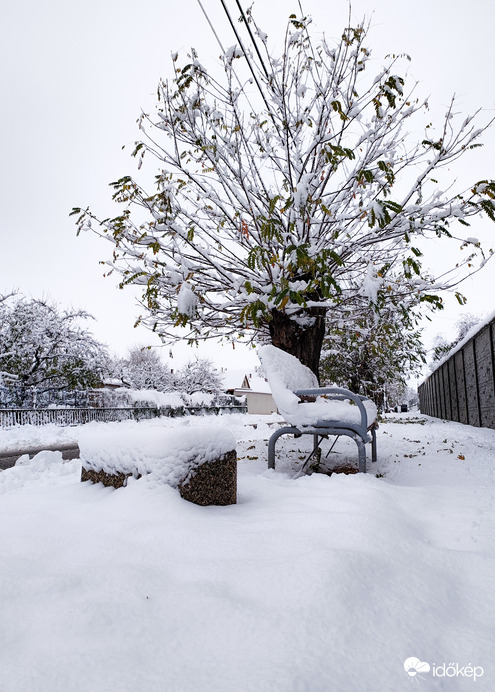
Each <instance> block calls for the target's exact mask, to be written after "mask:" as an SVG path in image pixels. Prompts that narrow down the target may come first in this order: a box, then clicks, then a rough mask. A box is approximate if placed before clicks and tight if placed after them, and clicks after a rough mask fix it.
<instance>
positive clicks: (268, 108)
mask: <svg viewBox="0 0 495 692" xmlns="http://www.w3.org/2000/svg"><path fill="white" fill-rule="evenodd" d="M242 19H243V22H244V27H243V26H242V24H241V25H240V28H239V30H240V31H242V30H245V31H247V32H248V35H249V38H248V42H249V45H247V47H246V46H244V45H241V37H240V35H239V36H238V38H237V46H233V47H232V48H229V49H228V50H227V51H226V52H225V54H224V55H222V57H221V59H222V62H223V73H222V74H216V73H215V71H214V70H213V71H212V72H208V70H207V68H206V67H205V66H204V65H203V64H202V63H201V62H200V60H199V58H198V55H197V53H196V51H194V50H192V51H191V53H190V55H188V59H187V61H186V64H184V65H179V64H178V62H177V56H176V55H174V56H173V61H174V68H173V69H174V76H173V78H172V80H171V81H162V82H160V84H159V86H158V105H157V112H156V114H155V115H154V116H149V115H148V114H143V115H142V116H141V118H140V119H139V126H140V129H141V131H142V133H143V140H142V141H139V142H137V143H136V146H135V149H134V152H133V156H136V157H138V159H139V166H140V165H141V163H142V161H143V157H144V156H145V155H146V154H148V155H151V156H152V157H154V158H155V159H156V161H157V164H158V168H157V171H156V176H155V179H156V190H155V191H152V192H150V191H145V189H144V188H143V187H142V186H141V184H140V183H139V182H137V181H136V180H134V179H133V178H132V177H131V176H128V175H126V176H124V177H122V178H120V179H119V180H117V181H116V182H114V183H112V186H113V188H114V195H113V198H114V199H115V201H116V202H118V203H121V204H122V205H124V206H123V210H122V211H121V213H119V214H118V215H117V216H116V217H115V218H110V219H106V220H103V221H99V220H98V218H97V217H96V216H95V215H94V214H93V213H92V212H91V211H90V210H89V208H88V209H85V210H82V209H80V208H76V209H74V210H73V212H72V213H74V214H77V215H78V217H79V218H78V225H79V230H87V229H91V230H94V231H95V232H96V233H98V234H99V235H101V236H102V237H105V238H106V239H107V240H108V241H109V242H110V243H111V244H112V246H113V248H112V251H113V259H112V260H110V261H109V262H108V264H109V265H110V266H111V267H112V268H113V269H115V270H116V271H117V272H119V273H120V275H121V277H122V283H121V285H122V286H123V285H126V284H137V285H140V286H142V287H143V306H144V308H145V311H146V315H145V316H143V317H142V320H143V322H144V323H146V324H147V325H148V326H149V327H150V328H151V329H153V330H154V331H156V332H157V333H158V334H159V335H160V336H161V337H162V339H163V340H164V341H168V340H171V341H173V340H175V339H176V338H177V328H178V327H184V329H185V331H184V334H185V336H186V337H187V338H188V339H190V340H196V339H205V338H209V337H211V336H217V335H224V336H225V337H227V338H231V339H233V340H237V339H238V338H240V337H242V336H243V335H244V336H246V335H247V336H248V337H250V338H252V337H253V336H254V337H255V339H258V340H261V341H266V340H270V341H271V342H272V343H273V344H274V345H275V346H278V347H280V348H282V349H283V350H285V351H287V352H289V353H292V354H293V355H295V356H296V357H298V358H299V359H300V360H301V361H302V362H303V363H305V364H306V365H308V366H309V367H310V368H311V369H312V370H313V371H314V372H315V373H318V368H319V360H320V352H321V348H322V344H323V340H324V336H325V324H326V321H327V318H328V317H329V316H330V318H331V320H332V321H333V322H334V323H335V324H339V323H340V322H341V320H342V318H343V316H344V315H347V316H349V315H352V316H357V318H358V323H357V324H359V321H360V320H361V319H365V320H366V315H367V310H368V303H369V295H367V286H368V284H369V277H370V273H371V275H372V278H373V279H374V281H375V282H378V283H380V284H381V285H382V287H383V290H384V291H385V292H386V293H385V295H387V294H389V295H391V296H394V302H393V305H399V304H400V301H408V300H409V298H410V297H411V296H412V297H413V298H414V300H415V301H416V302H417V303H422V304H423V305H429V306H430V307H432V308H437V307H440V306H441V304H442V300H441V297H440V292H441V291H442V290H443V289H446V288H453V287H455V286H457V284H458V282H459V281H460V280H461V279H462V277H463V276H465V274H466V273H469V272H471V271H473V269H472V267H473V266H474V265H473V257H474V256H475V255H477V254H480V253H481V249H480V245H479V243H478V241H477V240H476V238H472V237H470V236H468V235H467V234H466V229H465V227H466V226H469V221H468V219H469V218H470V217H472V216H474V215H478V214H480V213H484V214H486V216H487V217H488V218H490V219H491V220H492V221H493V220H495V205H494V200H495V182H494V181H492V180H482V181H479V182H477V181H473V184H472V185H470V187H469V188H468V189H467V190H466V191H463V190H462V189H457V188H456V186H455V184H453V183H452V181H451V180H446V179H445V178H448V177H449V174H448V173H446V174H445V175H443V174H444V173H445V172H446V170H447V169H448V171H450V170H451V169H452V166H453V164H454V162H455V161H456V160H457V159H458V158H459V157H461V156H462V155H464V154H465V153H466V152H468V151H469V150H470V149H473V148H475V147H478V146H481V145H480V143H479V139H480V136H481V135H482V133H483V131H484V130H485V129H486V126H484V125H482V126H481V127H480V126H478V125H477V124H475V116H468V117H464V116H459V115H458V113H457V110H458V107H457V106H456V104H455V103H454V100H452V102H451V104H450V105H449V106H448V107H447V113H446V115H445V119H444V120H443V121H441V122H440V123H438V124H437V125H433V124H431V123H430V121H429V117H430V116H428V115H426V118H428V119H427V120H426V121H423V122H421V121H420V122H417V121H418V117H419V116H420V114H421V113H423V114H426V112H427V110H428V104H427V102H426V101H425V100H420V99H418V98H416V97H415V95H414V93H413V92H414V89H415V86H414V85H413V86H412V87H410V86H408V87H406V77H405V70H404V67H403V64H404V63H405V60H404V56H394V55H392V56H389V57H387V58H386V59H385V61H384V65H383V66H382V67H378V68H377V71H376V72H375V74H371V75H369V74H368V72H369V66H370V65H372V64H375V65H376V63H372V62H370V61H369V58H370V54H371V52H370V49H369V48H368V47H367V45H366V39H367V29H366V27H365V26H364V25H363V24H361V25H359V26H357V27H350V26H349V27H347V28H345V30H344V31H343V34H342V37H341V40H340V42H338V43H337V44H336V45H330V44H329V43H328V42H327V41H326V39H324V38H323V39H321V40H320V41H315V40H313V39H312V38H311V37H310V34H309V31H308V27H309V24H310V20H309V19H308V18H307V17H302V18H297V17H296V16H295V15H292V16H291V17H290V18H289V22H288V25H287V29H286V33H285V41H284V45H283V49H282V53H281V55H280V56H278V57H274V56H273V55H272V54H271V52H270V50H269V48H268V40H267V36H266V34H264V33H263V32H262V31H261V30H260V29H259V28H258V26H257V25H256V23H255V21H254V19H253V17H252V16H251V14H250V12H248V13H247V16H245V15H244V13H243V16H242ZM405 57H407V56H405ZM413 131H414V132H422V134H420V135H419V138H417V139H416V140H415V139H414V137H413V136H412V135H411V134H410V133H411V132H413ZM453 175H454V174H453ZM442 179H444V180H443V184H442V182H439V181H441V180H442ZM143 219H144V220H143ZM95 221H96V222H97V224H98V225H96V224H95V223H94V222H95ZM431 238H434V239H439V238H442V239H448V238H453V239H454V240H455V243H456V245H457V246H459V244H461V245H462V246H463V247H464V248H467V249H468V252H467V253H466V256H465V257H464V259H458V260H456V261H455V267H454V268H453V270H452V272H450V273H449V272H447V273H444V272H442V275H441V276H433V275H431V274H430V272H429V271H428V270H427V269H426V268H425V267H424V266H423V265H422V259H421V258H422V250H423V248H424V245H425V241H427V240H429V239H431ZM463 271H464V273H463ZM459 300H461V301H462V297H460V296H459Z"/></svg>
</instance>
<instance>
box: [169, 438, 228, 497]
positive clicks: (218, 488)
mask: <svg viewBox="0 0 495 692" xmlns="http://www.w3.org/2000/svg"><path fill="white" fill-rule="evenodd" d="M179 492H180V494H181V497H182V498H183V499H184V500H188V501H189V502H194V504H196V505H203V506H206V505H235V504H236V502H237V453H236V450H235V449H233V450H231V451H230V452H227V453H226V454H223V455H222V456H221V457H219V458H218V459H214V460H212V461H207V462H205V463H204V464H201V466H198V467H197V468H196V469H195V471H194V474H193V475H192V476H191V477H190V478H189V480H187V481H186V482H184V483H181V484H180V485H179Z"/></svg>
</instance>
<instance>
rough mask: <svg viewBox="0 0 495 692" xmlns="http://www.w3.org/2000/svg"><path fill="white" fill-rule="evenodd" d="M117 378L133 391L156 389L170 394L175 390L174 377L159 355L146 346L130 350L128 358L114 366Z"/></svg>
mask: <svg viewBox="0 0 495 692" xmlns="http://www.w3.org/2000/svg"><path fill="white" fill-rule="evenodd" d="M113 372H114V374H115V377H117V378H118V379H120V380H121V381H122V383H123V384H124V385H126V386H128V387H132V388H133V389H156V390H158V391H160V392H168V391H170V390H171V389H173V388H174V377H173V375H172V374H171V372H170V369H169V368H168V367H167V366H166V365H164V364H163V362H162V360H161V358H160V356H159V354H158V353H157V352H156V351H154V350H151V349H150V348H148V347H146V346H141V347H139V346H136V347H134V348H132V349H130V350H129V354H128V356H127V357H126V358H122V359H121V360H119V361H117V363H116V364H115V365H114V368H113Z"/></svg>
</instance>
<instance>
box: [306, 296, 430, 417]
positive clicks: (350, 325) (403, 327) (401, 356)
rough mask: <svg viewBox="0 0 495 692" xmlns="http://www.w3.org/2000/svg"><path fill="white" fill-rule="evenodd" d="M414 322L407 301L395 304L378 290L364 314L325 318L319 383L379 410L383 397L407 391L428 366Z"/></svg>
mask: <svg viewBox="0 0 495 692" xmlns="http://www.w3.org/2000/svg"><path fill="white" fill-rule="evenodd" d="M418 319H419V318H418V315H417V314H416V313H415V311H414V310H413V309H412V308H411V305H409V304H408V302H403V303H399V304H396V303H394V301H393V299H392V298H391V297H390V296H388V295H385V294H384V292H383V290H380V291H378V293H377V295H376V297H375V300H374V302H370V304H369V307H368V310H367V312H360V313H359V314H358V315H357V316H356V315H353V314H352V313H350V314H349V316H348V317H347V316H346V315H343V317H342V319H341V320H340V322H338V323H335V322H334V321H333V320H329V330H328V333H327V337H326V339H325V342H324V347H323V352H322V360H321V365H320V372H321V378H322V380H323V381H324V382H326V383H327V384H329V383H335V384H337V385H339V386H341V387H345V388H347V389H350V390H351V391H353V392H356V393H358V394H364V395H365V396H369V397H370V398H372V399H373V400H374V401H375V403H376V404H377V405H378V406H379V407H380V408H383V407H384V406H385V405H386V404H387V399H388V398H389V397H387V393H388V392H392V391H393V392H395V391H401V390H405V387H406V385H407V381H408V379H409V378H410V377H411V375H412V374H413V373H415V372H417V371H419V369H420V368H421V366H422V365H423V364H424V363H425V362H426V352H425V348H424V346H423V343H422V339H421V330H420V329H419V328H418Z"/></svg>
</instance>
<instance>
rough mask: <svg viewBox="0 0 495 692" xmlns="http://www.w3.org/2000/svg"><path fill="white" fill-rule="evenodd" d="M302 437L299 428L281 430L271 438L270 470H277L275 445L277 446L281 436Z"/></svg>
mask: <svg viewBox="0 0 495 692" xmlns="http://www.w3.org/2000/svg"><path fill="white" fill-rule="evenodd" d="M291 433H292V434H293V435H300V434H301V431H300V430H298V428H292V427H291V428H280V429H279V430H275V432H274V433H273V435H272V436H271V437H270V439H269V440H268V468H269V469H274V468H275V445H276V444H277V440H278V438H279V437H280V436H281V435H290V434H291Z"/></svg>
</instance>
